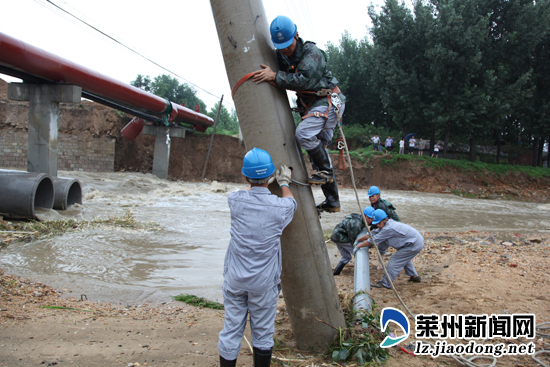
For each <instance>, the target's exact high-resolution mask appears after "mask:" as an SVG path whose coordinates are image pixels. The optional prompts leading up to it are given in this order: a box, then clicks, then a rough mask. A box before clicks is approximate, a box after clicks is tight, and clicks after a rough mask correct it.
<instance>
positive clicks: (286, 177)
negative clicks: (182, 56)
mask: <svg viewBox="0 0 550 367" xmlns="http://www.w3.org/2000/svg"><path fill="white" fill-rule="evenodd" d="M291 177H292V170H291V169H290V168H288V167H287V166H285V165H282V166H281V168H279V169H278V170H277V173H276V174H275V179H276V180H277V183H278V184H279V186H283V185H286V186H288V185H289V183H290V178H291Z"/></svg>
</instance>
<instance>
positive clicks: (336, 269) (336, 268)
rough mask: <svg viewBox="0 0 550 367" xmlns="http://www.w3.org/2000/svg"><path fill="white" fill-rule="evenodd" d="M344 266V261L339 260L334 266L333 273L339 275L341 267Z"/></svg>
mask: <svg viewBox="0 0 550 367" xmlns="http://www.w3.org/2000/svg"><path fill="white" fill-rule="evenodd" d="M344 266H346V263H343V262H342V261H340V262H339V263H338V265H336V267H335V268H334V273H333V275H340V273H341V272H342V269H344Z"/></svg>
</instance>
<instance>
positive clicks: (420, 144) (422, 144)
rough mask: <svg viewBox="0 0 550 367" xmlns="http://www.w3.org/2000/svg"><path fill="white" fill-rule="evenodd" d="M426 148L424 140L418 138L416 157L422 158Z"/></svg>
mask: <svg viewBox="0 0 550 367" xmlns="http://www.w3.org/2000/svg"><path fill="white" fill-rule="evenodd" d="M425 146H426V142H425V141H424V139H422V138H420V141H419V142H418V155H419V156H421V157H422V156H423V155H424V147H425Z"/></svg>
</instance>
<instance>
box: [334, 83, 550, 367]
mask: <svg viewBox="0 0 550 367" xmlns="http://www.w3.org/2000/svg"><path fill="white" fill-rule="evenodd" d="M331 98H332V105H333V106H334V111H335V112H336V118H337V125H338V128H339V130H340V136H341V139H342V142H343V145H344V149H345V152H346V157H347V159H348V165H349V171H350V176H351V184H352V186H353V191H354V193H355V198H356V200H357V205H358V206H359V211H360V213H362V212H363V207H362V206H361V201H360V200H359V194H358V193H357V186H356V185H355V177H354V174H353V167H352V165H351V157H350V154H349V149H348V144H347V142H346V136H345V135H344V130H343V129H342V117H341V116H340V106H341V101H340V97H339V96H338V94H333V95H332V96H331ZM362 217H363V223H364V224H365V228H367V231H368V233H369V237H370V238H371V239H372V242H373V247H374V248H375V249H376V254H377V255H378V261H379V262H380V264H381V265H382V269H383V270H384V274H386V278H387V279H388V281H389V282H390V285H391V288H392V290H393V292H394V293H395V295H396V296H397V299H398V300H399V302H400V303H401V305H402V306H403V307H404V308H405V310H406V311H407V313H408V314H409V315H410V316H411V318H412V319H413V320H414V319H416V316H415V314H413V313H412V312H411V310H410V309H409V308H408V307H407V305H406V304H405V302H404V301H403V299H401V296H400V295H399V292H397V289H395V285H394V284H393V282H392V280H391V278H390V275H389V274H388V271H387V270H386V265H385V264H384V261H383V259H382V255H381V254H380V251H379V250H378V245H377V244H376V241H375V240H374V237H373V236H372V233H371V230H370V227H369V225H368V223H367V219H366V218H365V216H364V215H363V216H362ZM432 340H433V339H432ZM434 342H435V341H434ZM541 352H542V351H541ZM535 354H537V353H535ZM451 357H452V358H453V359H454V360H456V361H457V362H458V363H460V364H462V365H464V366H468V367H481V366H483V367H494V366H495V365H496V363H497V359H496V358H495V357H488V356H473V357H470V358H464V357H462V356H461V355H459V356H451ZM476 359H490V360H492V363H490V364H482V365H481V364H476V363H474V362H473V361H474V360H476ZM539 363H540V362H539ZM545 367H549V366H545Z"/></svg>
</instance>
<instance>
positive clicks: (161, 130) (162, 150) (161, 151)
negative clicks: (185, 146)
mask: <svg viewBox="0 0 550 367" xmlns="http://www.w3.org/2000/svg"><path fill="white" fill-rule="evenodd" d="M143 134H145V135H154V136H155V151H154V153H153V174H154V175H155V176H157V177H158V178H162V179H163V180H166V179H167V178H168V168H169V165H170V145H171V144H170V137H173V138H185V129H184V128H179V127H178V128H177V127H165V126H154V125H145V126H143Z"/></svg>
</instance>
